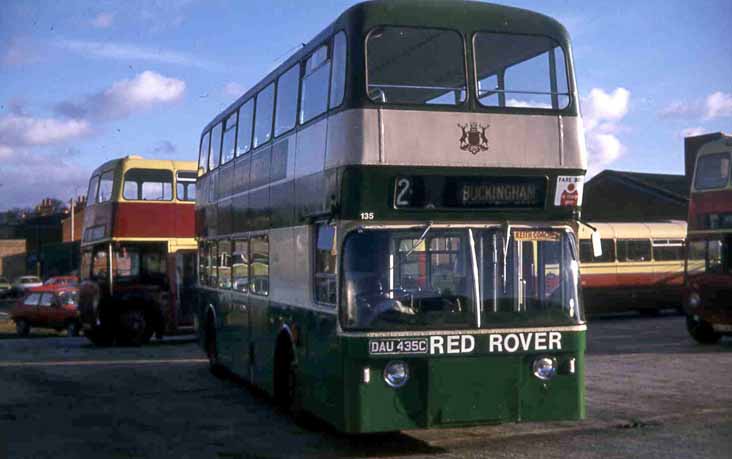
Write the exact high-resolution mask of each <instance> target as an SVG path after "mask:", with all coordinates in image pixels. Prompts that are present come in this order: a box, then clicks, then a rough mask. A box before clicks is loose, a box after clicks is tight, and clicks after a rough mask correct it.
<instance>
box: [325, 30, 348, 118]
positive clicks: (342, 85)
mask: <svg viewBox="0 0 732 459" xmlns="http://www.w3.org/2000/svg"><path fill="white" fill-rule="evenodd" d="M347 57H348V56H347V55H346V33H345V32H338V33H337V34H335V36H334V37H333V59H332V60H333V64H332V66H333V71H332V73H331V76H330V105H329V107H330V108H336V107H338V106H340V105H341V104H342V103H343V97H344V96H345V94H346V59H347Z"/></svg>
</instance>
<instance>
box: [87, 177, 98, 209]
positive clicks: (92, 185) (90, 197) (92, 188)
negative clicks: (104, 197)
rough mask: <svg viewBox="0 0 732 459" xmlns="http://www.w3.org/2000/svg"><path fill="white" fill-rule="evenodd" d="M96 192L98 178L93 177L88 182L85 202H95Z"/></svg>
mask: <svg viewBox="0 0 732 459" xmlns="http://www.w3.org/2000/svg"><path fill="white" fill-rule="evenodd" d="M97 191H99V176H98V175H95V176H94V177H92V178H91V180H89V189H88V190H87V192H86V202H88V203H95V202H97Z"/></svg>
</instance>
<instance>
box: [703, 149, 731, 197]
mask: <svg viewBox="0 0 732 459" xmlns="http://www.w3.org/2000/svg"><path fill="white" fill-rule="evenodd" d="M729 175H730V154H729V153H715V154H713V155H706V156H702V157H700V158H699V160H698V161H697V164H696V177H694V188H696V189H697V190H709V189H712V188H724V187H725V186H727V183H728V182H729Z"/></svg>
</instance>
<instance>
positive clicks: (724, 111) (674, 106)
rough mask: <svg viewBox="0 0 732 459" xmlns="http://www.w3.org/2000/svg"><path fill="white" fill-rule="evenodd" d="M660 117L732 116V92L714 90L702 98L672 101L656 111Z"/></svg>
mask: <svg viewBox="0 0 732 459" xmlns="http://www.w3.org/2000/svg"><path fill="white" fill-rule="evenodd" d="M658 116H660V117H661V118H679V119H691V118H698V119H704V120H711V119H714V118H721V117H725V116H732V94H730V93H725V92H722V91H716V92H714V93H712V94H709V95H708V96H707V97H706V98H704V99H696V100H691V101H688V100H687V101H679V100H677V101H674V102H671V103H670V104H668V105H667V106H666V107H664V108H662V109H661V110H660V111H659V112H658Z"/></svg>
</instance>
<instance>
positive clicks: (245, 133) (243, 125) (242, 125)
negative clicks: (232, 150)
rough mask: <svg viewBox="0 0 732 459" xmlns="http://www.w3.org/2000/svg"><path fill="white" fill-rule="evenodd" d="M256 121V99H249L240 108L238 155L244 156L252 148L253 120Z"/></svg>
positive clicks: (237, 141)
mask: <svg viewBox="0 0 732 459" xmlns="http://www.w3.org/2000/svg"><path fill="white" fill-rule="evenodd" d="M253 121H254V99H249V100H248V101H246V102H245V103H244V105H242V106H241V108H239V133H238V134H237V140H236V156H242V155H244V154H246V153H248V152H249V150H251V149H252V122H253Z"/></svg>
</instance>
